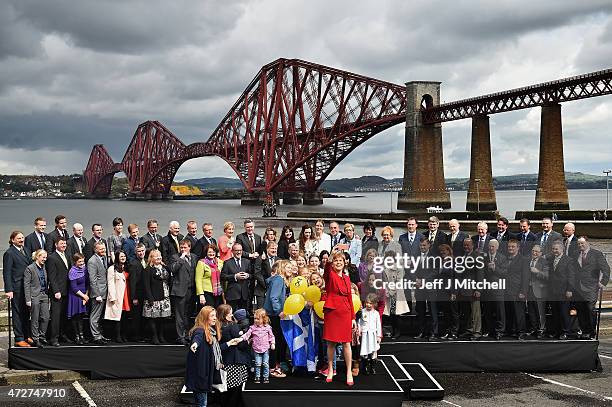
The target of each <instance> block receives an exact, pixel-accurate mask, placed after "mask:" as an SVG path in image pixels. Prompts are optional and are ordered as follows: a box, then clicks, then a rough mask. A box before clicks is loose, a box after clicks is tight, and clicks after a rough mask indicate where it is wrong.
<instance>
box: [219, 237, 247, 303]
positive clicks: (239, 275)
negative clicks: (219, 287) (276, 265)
mask: <svg viewBox="0 0 612 407" xmlns="http://www.w3.org/2000/svg"><path fill="white" fill-rule="evenodd" d="M250 279H251V262H250V260H249V259H247V258H244V257H243V256H242V245H241V244H240V243H238V242H236V243H234V245H233V246H232V258H231V259H229V260H227V261H225V262H224V263H223V268H222V269H221V281H225V282H227V289H226V290H225V299H226V300H227V302H228V304H229V305H231V307H232V308H233V309H235V310H236V309H241V308H242V309H247V304H248V301H249V281H250Z"/></svg>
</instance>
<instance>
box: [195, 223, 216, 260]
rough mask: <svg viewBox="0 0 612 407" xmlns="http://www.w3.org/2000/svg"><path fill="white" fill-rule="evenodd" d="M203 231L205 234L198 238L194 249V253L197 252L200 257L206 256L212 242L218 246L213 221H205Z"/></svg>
mask: <svg viewBox="0 0 612 407" xmlns="http://www.w3.org/2000/svg"><path fill="white" fill-rule="evenodd" d="M202 233H203V236H202V237H201V238H200V239H198V241H197V243H196V245H195V247H194V248H193V250H192V253H195V254H196V255H197V256H198V257H199V258H200V259H204V258H206V253H207V252H208V246H210V245H211V244H214V245H215V246H217V241H216V240H215V238H214V237H213V225H212V223H204V225H202Z"/></svg>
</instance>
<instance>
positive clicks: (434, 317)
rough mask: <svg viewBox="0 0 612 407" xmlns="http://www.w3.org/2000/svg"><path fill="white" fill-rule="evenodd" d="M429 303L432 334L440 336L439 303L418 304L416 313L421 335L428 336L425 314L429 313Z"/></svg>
mask: <svg viewBox="0 0 612 407" xmlns="http://www.w3.org/2000/svg"><path fill="white" fill-rule="evenodd" d="M427 303H429V311H430V313H431V334H432V335H435V336H438V334H439V321H438V302H437V301H429V300H427V301H421V300H419V301H417V302H416V313H417V325H418V327H419V328H418V329H419V333H422V334H427V333H428V330H427V321H426V319H425V314H426V312H427Z"/></svg>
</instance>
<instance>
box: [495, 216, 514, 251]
mask: <svg viewBox="0 0 612 407" xmlns="http://www.w3.org/2000/svg"><path fill="white" fill-rule="evenodd" d="M509 223H510V222H509V221H508V219H507V218H504V217H501V218H499V219H498V220H497V230H495V231H493V232H491V239H495V240H497V241H498V242H499V251H500V252H501V254H503V255H504V256H506V257H508V242H509V241H510V240H512V239H514V234H513V233H511V232H510V231H508V224H509Z"/></svg>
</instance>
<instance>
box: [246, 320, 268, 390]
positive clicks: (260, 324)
mask: <svg viewBox="0 0 612 407" xmlns="http://www.w3.org/2000/svg"><path fill="white" fill-rule="evenodd" d="M242 339H243V340H246V341H248V340H251V343H252V346H253V352H254V353H255V383H260V380H259V378H260V377H262V380H263V382H264V384H265V383H270V349H272V350H274V347H275V346H276V345H275V340H274V334H273V333H272V327H271V326H270V318H268V314H266V310H265V309H263V308H259V309H258V310H256V311H255V323H254V324H253V325H251V327H250V328H249V330H248V331H246V333H245V334H244V335H242ZM262 368H263V369H262ZM261 370H263V372H261ZM260 373H261V375H260Z"/></svg>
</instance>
